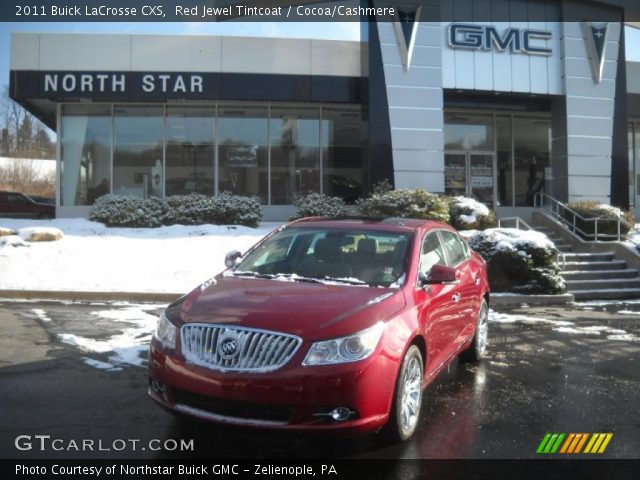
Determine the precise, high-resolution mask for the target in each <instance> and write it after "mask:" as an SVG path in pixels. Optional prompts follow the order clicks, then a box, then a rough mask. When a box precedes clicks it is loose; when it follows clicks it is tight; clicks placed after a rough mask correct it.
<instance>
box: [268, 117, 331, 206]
mask: <svg viewBox="0 0 640 480" xmlns="http://www.w3.org/2000/svg"><path fill="white" fill-rule="evenodd" d="M270 129H271V133H270V135H271V203H272V204H274V205H286V204H291V203H293V201H294V198H295V196H296V195H300V194H306V193H309V192H319V191H320V148H319V144H320V109H317V108H272V109H271V119H270Z"/></svg>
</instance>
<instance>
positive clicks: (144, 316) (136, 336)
mask: <svg viewBox="0 0 640 480" xmlns="http://www.w3.org/2000/svg"><path fill="white" fill-rule="evenodd" d="M156 308H157V305H148V304H145V305H133V304H131V305H129V306H127V307H126V308H118V309H112V310H100V311H96V312H91V314H92V315H95V316H97V317H101V318H105V319H109V320H114V321H117V322H122V323H124V324H129V326H127V327H125V328H124V329H123V330H122V332H121V333H120V334H118V335H113V336H111V337H110V338H108V339H106V340H96V339H94V338H86V337H81V336H79V335H75V334H73V333H61V334H58V339H59V340H60V341H62V342H63V343H66V344H69V345H75V346H77V347H78V348H80V349H81V350H83V351H84V352H87V353H101V354H103V353H110V356H109V363H106V362H102V361H99V360H95V359H93V358H89V357H85V358H84V359H83V361H84V362H85V363H86V364H87V365H90V366H92V367H95V368H100V369H102V370H112V371H115V370H113V369H117V368H119V367H120V366H122V365H134V366H144V365H146V357H147V351H148V349H149V342H150V340H151V336H152V335H153V332H154V330H155V328H156V324H157V323H158V317H157V316H156V315H151V314H149V313H147V310H152V309H156Z"/></svg>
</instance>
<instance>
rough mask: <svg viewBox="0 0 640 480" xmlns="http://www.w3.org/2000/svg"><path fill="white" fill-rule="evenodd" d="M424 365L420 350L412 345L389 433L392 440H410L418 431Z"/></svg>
mask: <svg viewBox="0 0 640 480" xmlns="http://www.w3.org/2000/svg"><path fill="white" fill-rule="evenodd" d="M423 366H424V363H423V361H422V354H421V353H420V349H419V348H418V347H417V346H415V345H412V346H411V347H409V350H407V353H406V354H405V356H404V360H403V361H402V367H401V368H400V373H399V374H398V379H397V380H396V391H395V396H394V399H393V408H392V409H391V418H390V419H389V424H388V425H387V433H388V435H389V436H390V437H391V439H392V440H395V441H398V440H399V441H405V440H408V439H409V438H410V437H411V436H412V435H413V433H414V432H415V431H416V427H417V426H418V420H419V419H420V407H421V406H422V386H423V378H424V368H423Z"/></svg>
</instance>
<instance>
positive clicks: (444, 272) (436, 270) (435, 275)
mask: <svg viewBox="0 0 640 480" xmlns="http://www.w3.org/2000/svg"><path fill="white" fill-rule="evenodd" d="M457 281H458V279H457V278H456V269H455V268H453V267H449V266H447V265H434V266H433V267H431V272H430V273H429V275H426V274H424V273H420V282H421V283H422V284H423V285H433V284H437V283H441V284H447V283H456V282H457Z"/></svg>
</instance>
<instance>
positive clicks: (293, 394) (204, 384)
mask: <svg viewBox="0 0 640 480" xmlns="http://www.w3.org/2000/svg"><path fill="white" fill-rule="evenodd" d="M300 350H304V349H300ZM304 354H306V351H305V352H302V351H298V352H297V353H296V355H294V357H293V358H292V359H291V360H290V361H289V362H288V364H287V365H285V366H284V367H282V368H281V369H279V370H276V371H273V372H268V373H246V372H220V371H216V370H213V369H209V368H205V367H201V366H198V365H193V364H189V363H187V362H186V361H185V359H184V358H183V357H182V356H181V355H180V354H179V353H178V352H174V351H168V350H166V349H164V348H163V347H162V346H161V345H160V344H159V343H158V342H157V341H156V340H155V339H153V340H152V343H151V348H150V352H149V395H150V397H151V398H152V399H153V400H154V401H156V402H157V403H158V404H160V405H161V406H162V407H164V408H166V409H169V410H172V411H175V412H179V413H182V414H186V415H190V416H193V417H197V418H200V419H203V420H207V421H211V422H218V423H225V424H233V425H245V426H252V427H264V428H273V429H284V430H336V429H349V430H353V431H369V430H375V429H378V428H380V427H382V426H383V425H384V424H385V423H386V422H387V420H388V418H389V410H390V406H391V400H392V397H393V392H394V388H395V379H396V374H397V369H398V360H397V359H395V358H394V356H393V355H389V354H385V352H384V350H383V349H382V347H381V346H379V348H378V349H377V350H376V352H374V354H373V355H372V356H371V357H369V358H367V359H365V360H362V361H359V362H353V363H345V364H339V365H323V366H313V367H303V366H302V365H301V363H302V359H303V358H304ZM339 407H342V408H347V409H349V412H350V413H349V415H348V416H347V418H345V419H341V420H335V419H333V418H332V417H331V412H332V411H333V410H335V409H336V408H339ZM343 411H344V410H343Z"/></svg>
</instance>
